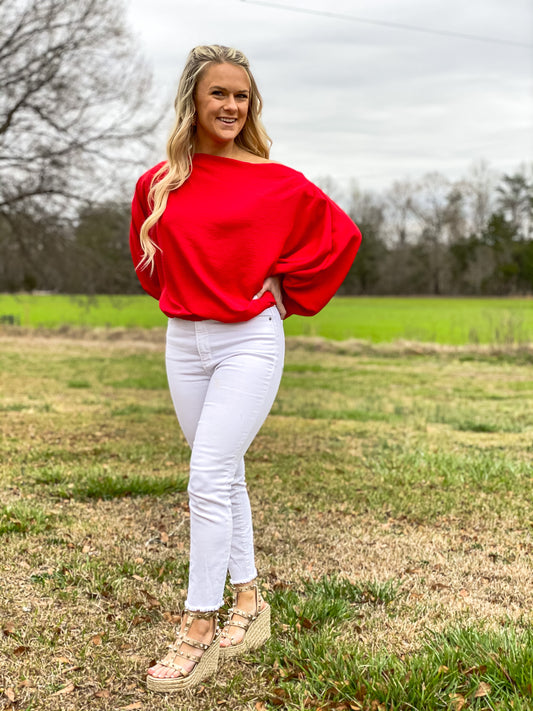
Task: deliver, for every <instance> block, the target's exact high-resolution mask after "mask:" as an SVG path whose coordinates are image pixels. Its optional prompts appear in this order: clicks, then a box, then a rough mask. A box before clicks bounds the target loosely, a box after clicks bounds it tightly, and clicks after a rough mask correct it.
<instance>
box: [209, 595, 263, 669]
mask: <svg viewBox="0 0 533 711" xmlns="http://www.w3.org/2000/svg"><path fill="white" fill-rule="evenodd" d="M269 637H270V606H269V605H268V603H266V602H265V601H264V600H263V598H262V597H261V593H260V592H259V589H258V586H257V582H256V581H252V582H251V583H245V584H243V585H234V586H233V607H232V608H231V609H230V610H229V617H228V620H227V622H226V623H225V625H224V629H223V630H222V635H221V639H220V654H221V656H222V657H225V658H229V657H235V656H239V655H241V654H245V653H246V652H248V651H251V650H253V649H257V648H258V647H260V646H261V645H262V644H264V643H265V642H266V640H267V639H268V638H269Z"/></svg>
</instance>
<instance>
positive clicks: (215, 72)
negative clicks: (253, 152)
mask: <svg viewBox="0 0 533 711" xmlns="http://www.w3.org/2000/svg"><path fill="white" fill-rule="evenodd" d="M249 102H250V80H249V78H248V74H247V73H246V71H245V70H244V69H243V68H242V67H238V66H236V65H235V64H211V65H210V66H209V67H208V68H207V69H206V71H205V72H204V74H203V76H202V77H201V79H200V80H199V81H198V84H197V85H196V92H195V104H196V113H197V119H196V143H197V145H196V150H197V151H198V152H203V153H208V152H210V151H211V150H215V151H216V150H217V149H219V148H220V147H221V146H222V145H224V144H226V145H227V144H232V143H233V141H234V140H235V138H236V137H237V136H238V135H239V133H240V132H241V130H242V128H243V126H244V124H245V122H246V116H247V115H248V105H249Z"/></svg>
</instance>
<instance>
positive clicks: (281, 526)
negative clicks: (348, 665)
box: [0, 332, 533, 711]
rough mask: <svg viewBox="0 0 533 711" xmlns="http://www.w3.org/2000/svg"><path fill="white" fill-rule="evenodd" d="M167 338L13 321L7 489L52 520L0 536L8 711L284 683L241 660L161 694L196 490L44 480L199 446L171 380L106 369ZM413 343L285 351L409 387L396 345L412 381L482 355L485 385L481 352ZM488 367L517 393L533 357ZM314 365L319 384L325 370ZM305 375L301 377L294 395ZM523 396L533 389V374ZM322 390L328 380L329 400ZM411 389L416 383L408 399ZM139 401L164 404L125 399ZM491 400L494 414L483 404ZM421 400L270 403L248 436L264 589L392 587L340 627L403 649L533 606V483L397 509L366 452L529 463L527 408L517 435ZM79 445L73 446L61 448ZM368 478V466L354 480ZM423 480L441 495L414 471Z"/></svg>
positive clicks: (251, 697)
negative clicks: (364, 417)
mask: <svg viewBox="0 0 533 711" xmlns="http://www.w3.org/2000/svg"><path fill="white" fill-rule="evenodd" d="M417 348H418V347H417ZM161 349H162V342H161V340H160V339H159V338H151V339H150V340H144V341H137V340H135V339H133V338H132V334H131V333H130V334H128V337H127V338H120V339H114V340H113V339H109V338H108V337H107V336H106V337H104V338H99V337H98V336H97V334H95V333H94V332H89V334H87V333H84V334H83V337H82V338H66V337H64V336H63V337H55V338H51V337H49V335H46V336H43V335H38V334H37V335H36V334H33V335H31V336H29V335H28V334H26V335H25V336H24V337H20V335H17V336H8V335H5V334H4V335H2V337H1V338H0V353H1V354H2V356H3V358H4V368H3V369H2V373H1V375H0V385H1V387H2V393H3V406H4V412H3V413H2V414H3V419H2V423H1V425H0V432H1V434H2V442H1V452H2V455H3V460H2V464H1V465H0V478H1V481H2V505H3V506H22V507H30V508H31V507H34V508H35V507H36V508H38V509H40V510H42V512H43V513H44V514H46V515H48V516H49V517H50V518H49V519H48V522H47V523H46V522H45V524H43V526H44V527H43V528H42V529H40V530H39V529H37V528H35V527H33V528H32V521H31V516H30V522H29V531H28V533H26V534H20V533H6V534H5V535H3V536H1V537H0V543H1V545H2V562H1V575H2V577H1V581H2V583H1V584H2V593H1V597H0V622H1V629H2V633H1V638H0V658H1V670H0V689H1V692H0V694H1V695H0V708H6V709H7V708H12V709H17V710H19V709H27V710H29V709H32V710H33V709H39V711H60V710H63V709H64V710H65V711H71V710H76V711H80V710H83V709H106V710H107V709H132V710H133V709H137V708H138V709H145V710H146V711H155V710H156V709H157V710H158V711H161V710H166V709H169V710H170V709H193V710H196V709H214V708H230V709H260V708H262V706H261V704H263V703H265V702H266V701H267V699H268V696H269V692H270V690H271V682H270V681H269V678H270V677H269V674H268V670H266V669H264V668H263V667H262V665H261V661H260V658H259V661H257V663H251V662H250V661H248V662H233V663H231V664H228V665H227V666H226V667H224V668H223V669H222V670H221V672H220V674H219V676H218V678H217V679H216V681H213V682H210V683H208V684H205V685H204V686H203V687H202V688H201V689H200V690H197V691H196V692H190V693H188V694H185V695H184V696H183V697H179V698H176V697H169V698H166V697H161V696H156V695H153V694H150V693H148V692H147V691H146V689H145V685H144V672H145V670H146V668H147V666H148V665H149V664H150V662H151V660H153V659H154V657H155V656H156V655H157V654H160V653H161V652H162V649H163V647H164V645H165V643H166V642H169V641H171V639H172V636H173V628H174V627H175V625H176V624H177V621H178V619H179V613H180V606H181V603H182V600H183V595H184V588H185V585H186V580H185V569H184V564H185V561H186V557H187V541H188V511H187V505H186V494H185V493H183V492H177V493H173V494H167V495H164V496H160V497H157V496H150V495H145V496H139V497H136V498H128V497H126V498H113V499H112V500H102V499H98V498H97V499H94V500H92V499H89V500H84V499H83V498H80V497H78V498H76V497H74V498H71V499H68V498H63V496H64V494H60V492H59V490H58V489H55V488H54V486H55V484H54V483H53V482H51V480H50V481H49V480H47V481H44V482H43V483H41V484H38V483H36V479H35V477H36V476H38V475H39V473H41V474H42V472H43V471H50V468H52V469H53V468H54V467H55V468H56V470H57V472H58V476H59V477H63V478H64V482H66V483H65V487H66V489H67V491H68V486H69V484H68V482H73V481H74V480H75V478H76V477H82V476H83V475H84V474H83V473H84V471H85V469H86V468H87V467H89V466H95V462H96V463H98V466H101V467H102V470H103V471H110V472H113V473H115V474H116V475H117V476H126V475H130V474H131V473H132V472H133V473H134V472H138V473H144V474H145V475H146V476H149V477H153V478H157V477H161V476H162V475H163V474H166V473H167V472H168V471H173V472H177V473H184V472H185V471H186V457H185V455H186V449H185V445H184V442H183V439H182V438H181V437H180V435H179V434H178V431H177V425H176V423H175V421H174V416H173V414H172V412H171V410H170V408H169V403H168V395H167V393H166V390H164V389H162V388H157V387H154V388H153V389H144V390H142V393H141V391H139V390H135V388H127V387H117V386H116V385H113V384H112V383H111V381H113V378H115V381H116V378H118V377H119V376H118V374H119V373H120V371H121V368H120V363H121V362H122V361H123V360H124V359H125V358H128V357H130V356H132V355H133V356H136V357H137V358H138V359H139V361H142V359H143V358H144V357H152V356H154V357H156V358H158V357H159V355H160V353H161ZM412 352H413V346H411V345H410V346H408V347H407V346H405V347H403V346H402V347H401V348H399V350H398V352H397V354H396V356H395V355H394V353H393V352H392V350H391V349H390V348H387V349H386V352H384V351H383V349H381V350H380V349H379V348H370V347H368V348H367V350H364V349H363V348H362V347H361V350H357V349H356V348H355V349H354V348H352V346H350V347H349V348H347V346H346V344H345V345H344V346H339V347H337V346H335V348H333V347H330V346H329V344H328V345H325V344H323V343H320V344H318V343H310V342H306V343H305V344H303V346H302V344H301V343H299V342H296V341H291V343H290V347H289V351H288V357H287V362H288V364H289V365H291V364H292V365H298V364H299V365H304V366H305V365H306V364H312V363H315V364H316V363H319V364H321V365H322V366H324V367H326V366H328V367H330V366H331V367H333V368H337V371H336V372H338V373H341V371H342V372H343V373H344V374H346V373H345V371H346V372H348V373H349V371H350V368H351V367H352V366H351V364H354V365H357V368H358V369H360V370H361V371H362V372H363V371H364V369H365V367H366V368H367V378H369V379H372V378H375V381H372V382H375V387H376V392H377V391H378V389H379V387H381V388H383V389H384V390H385V391H389V390H391V389H392V390H393V389H394V388H395V387H398V388H399V389H400V390H401V389H402V388H406V386H405V383H404V384H403V385H401V386H397V385H395V381H394V374H391V370H390V368H391V363H392V364H393V363H394V362H395V359H396V360H398V359H399V360H400V361H401V362H398V373H401V376H402V378H407V380H408V379H409V378H410V377H412V379H413V383H415V382H417V378H419V377H420V375H423V374H424V372H428V373H430V380H431V379H432V378H433V374H434V373H435V372H437V371H439V372H440V373H441V375H440V377H442V378H448V381H447V382H448V384H449V388H450V390H449V393H450V394H449V397H450V401H452V399H453V398H454V397H458V395H457V394H455V395H452V388H459V389H460V383H458V377H459V378H460V373H461V372H462V369H463V368H466V369H470V370H469V371H468V378H469V380H468V382H469V383H470V386H473V385H474V384H475V386H476V387H478V386H479V387H483V372H482V371H483V369H482V368H481V372H480V376H479V382H477V383H473V381H472V378H475V377H476V376H475V373H476V363H475V362H474V363H473V364H472V362H471V361H469V362H468V363H461V361H460V360H458V359H457V357H458V352H457V351H456V350H454V351H451V350H450V351H446V352H444V351H443V350H442V349H441V348H439V349H438V352H437V351H433V352H430V351H424V356H423V357H421V358H419V359H418V360H417V358H416V357H415V356H413V357H412V358H413V359H412V360H409V357H410V356H409V354H410V353H411V354H412ZM469 353H470V355H472V349H470V351H469ZM354 354H356V355H357V360H354ZM484 355H485V354H484ZM515 355H516V354H515ZM94 358H98V359H105V360H106V363H107V365H106V368H109V369H115V370H116V373H117V374H116V376H115V375H113V376H109V378H110V379H109V381H105V380H104V381H98V382H97V381H95V380H94V379H92V375H91V372H92V371H91V368H92V367H93V361H92V359H94ZM365 358H366V359H367V360H365ZM376 359H377V368H378V370H379V368H380V359H382V361H381V364H382V365H383V372H385V371H386V372H387V373H388V375H387V378H388V380H389V386H388V385H387V383H386V382H385V383H383V382H382V383H381V385H380V384H379V382H380V380H379V373H378V375H372V372H373V370H375V368H376ZM435 359H437V360H435ZM439 359H444V360H439ZM128 363H129V361H128ZM443 365H446V368H444V370H443V367H442V366H443ZM124 367H125V368H126V367H131V366H130V365H128V366H124ZM140 367H142V363H141V366H140ZM490 368H491V373H493V374H494V375H496V376H497V377H498V378H499V382H500V386H499V392H501V393H502V395H503V394H505V393H510V394H509V397H511V396H512V393H513V392H514V391H512V387H511V386H512V384H513V383H527V382H528V379H529V380H532V378H531V375H530V374H529V375H528V366H527V365H523V364H522V363H521V362H518V363H516V362H515V363H511V365H509V361H506V360H503V361H501V362H500V361H498V360H494V361H492V362H491V363H490ZM444 371H446V372H445V373H444ZM443 373H444V374H443ZM123 374H125V375H127V372H126V373H123ZM75 377H78V378H82V379H83V378H87V379H88V380H89V381H90V386H89V387H82V388H78V387H72V386H69V385H68V383H69V382H72V379H73V378H75ZM306 377H308V378H309V382H311V383H312V382H313V377H314V376H313V373H310V374H308V375H307V376H306ZM339 377H340V376H339ZM362 377H364V376H362ZM115 381H113V382H115ZM364 382H365V381H364V380H361V383H364ZM441 385H442V383H441V384H439V388H440V387H441ZM489 385H490V384H488V386H489ZM430 386H431V383H430V384H429V385H427V387H428V388H430ZM513 387H514V385H513ZM489 390H490V387H489ZM407 391H408V386H407V389H406V392H407ZM298 392H299V391H298V390H297V389H295V388H294V387H293V386H292V385H291V382H290V380H289V379H287V381H286V384H285V385H284V386H282V392H281V393H280V400H281V402H282V404H283V402H284V401H288V400H291V401H293V400H294V398H296V397H298ZM520 393H522V396H523V397H524V398H526V399H528V398H529V401H531V398H532V397H533V388H531V389H527V388H526V389H525V390H520ZM327 395H328V393H327V391H323V392H322V394H321V397H322V398H327ZM424 397H428V398H430V399H431V397H432V395H431V393H428V394H426V395H425V396H424ZM414 399H416V396H414V395H412V393H411V394H410V395H409V398H408V400H409V403H410V404H409V407H411V405H412V402H413V400H414ZM136 402H137V403H142V405H143V407H146V408H153V412H152V413H151V412H150V411H149V410H146V411H142V412H140V414H139V413H138V412H135V411H133V415H131V416H127V415H124V416H118V415H114V414H113V412H115V411H117V408H118V409H120V407H124V406H129V405H131V404H135V403H136ZM495 403H496V405H495V406H496V407H497V406H498V404H499V401H498V402H496V401H495ZM500 404H501V403H500ZM451 405H452V407H453V406H454V405H453V403H452V402H451ZM17 407H18V408H19V409H17ZM404 407H407V405H405V404H404ZM424 407H425V406H424ZM479 407H480V415H481V414H482V412H485V409H486V407H487V402H485V401H483V402H480V405H479ZM157 408H159V410H157ZM165 408H166V409H165ZM423 411H424V408H423V407H422V410H421V411H419V410H416V411H413V412H414V414H412V415H410V414H409V412H407V411H406V412H404V413H403V414H402V416H401V417H400V418H399V419H389V420H387V417H389V416H390V417H392V414H391V412H389V411H388V410H387V408H386V407H384V410H383V417H384V419H383V420H381V421H374V420H372V417H371V416H370V417H369V420H368V421H351V420H349V419H343V418H341V417H337V418H336V419H335V420H333V421H328V420H327V419H323V420H314V419H304V418H297V417H294V416H291V417H288V416H285V415H284V414H283V410H281V412H277V413H276V411H274V414H273V415H272V416H271V418H270V419H269V421H268V422H267V424H266V425H265V428H264V430H263V431H262V433H261V434H260V435H259V437H258V439H257V441H256V443H254V445H253V448H252V450H251V452H250V457H249V466H248V479H249V486H250V490H251V500H252V506H253V508H254V512H255V513H254V516H255V519H254V520H255V530H256V545H257V557H258V565H259V568H260V570H261V572H262V576H263V579H264V581H265V588H266V591H267V593H268V591H269V590H270V591H272V592H273V591H275V590H283V589H294V590H299V589H300V586H301V584H302V581H305V580H318V579H320V578H321V577H322V576H324V575H330V576H337V575H340V576H342V577H344V578H346V579H348V580H351V581H372V582H377V583H386V582H387V581H394V582H395V584H396V585H397V594H396V595H395V597H394V599H393V600H392V602H391V603H390V604H389V605H372V604H368V605H364V604H363V605H361V609H360V614H359V616H358V617H357V618H356V619H355V620H352V621H349V622H347V623H346V624H345V625H344V626H343V627H341V629H340V630H339V634H340V636H341V638H345V639H346V640H348V641H352V642H353V644H354V645H358V646H364V647H365V648H366V649H367V650H368V651H369V653H370V654H372V653H373V652H376V653H379V652H380V651H382V650H386V651H388V652H389V653H392V654H397V655H405V654H409V653H411V652H413V651H416V649H417V648H418V647H419V645H420V641H421V638H422V636H423V635H424V633H425V632H427V631H428V630H433V631H439V630H446V629H447V628H449V627H450V625H452V624H455V623H456V624H459V625H461V624H469V625H471V624H479V626H480V628H483V629H499V628H501V627H502V626H503V625H509V624H511V625H514V626H515V627H516V629H521V628H524V627H525V626H526V625H527V624H530V623H531V621H532V620H531V602H532V600H533V575H532V570H531V553H532V551H533V544H532V539H531V523H532V519H531V508H529V516H526V517H525V518H524V517H523V512H524V510H526V509H527V506H528V505H529V506H530V504H531V502H525V501H524V500H523V491H524V489H523V487H522V488H521V489H513V486H512V485H511V484H509V486H508V493H501V491H496V492H495V493H493V494H491V493H490V492H489V493H486V492H483V496H484V497H485V498H486V499H487V501H488V502H489V505H483V506H482V507H481V508H478V507H477V506H476V500H475V496H476V490H475V489H472V488H470V486H469V484H468V483H466V484H465V489H464V497H461V496H460V495H459V494H458V495H457V499H453V500H452V501H451V503H448V504H447V509H446V511H443V512H441V513H439V511H438V510H437V509H436V510H435V514H434V516H431V515H427V513H426V514H424V513H423V512H424V511H426V512H427V511H428V508H427V505H426V507H425V508H423V509H420V510H418V509H416V508H415V510H412V509H409V510H406V511H405V512H404V513H402V508H401V504H399V505H398V506H399V508H398V506H397V507H396V508H394V506H393V505H392V503H391V505H388V504H387V502H385V503H383V502H381V503H379V505H378V504H373V503H372V501H373V499H371V498H369V496H370V494H369V492H371V489H373V488H376V487H377V488H379V486H380V481H381V482H385V481H386V480H383V478H382V476H381V475H380V476H379V477H377V478H376V480H375V481H374V480H372V481H371V469H369V468H368V462H369V461H370V462H372V456H373V453H374V454H375V453H376V452H377V454H378V455H379V453H380V452H381V455H380V456H382V457H384V458H386V456H387V449H386V446H385V445H387V446H392V447H400V446H401V447H403V448H404V450H405V449H407V450H408V449H409V448H410V447H411V446H412V447H413V448H420V447H425V448H426V449H427V451H428V452H431V451H432V452H438V451H441V450H442V451H446V452H450V453H452V454H457V453H461V454H464V453H471V452H474V454H476V453H477V454H479V453H482V452H487V451H488V452H494V454H495V456H496V455H500V454H502V453H506V452H510V453H512V456H513V458H514V461H516V462H518V464H523V463H526V464H527V463H531V459H532V449H531V444H530V442H531V431H532V426H531V422H530V421H527V420H526V419H523V420H521V421H520V423H519V426H517V428H516V431H512V432H507V431H504V430H502V431H493V432H486V433H482V434H479V433H477V432H472V431H461V430H457V429H454V428H453V426H451V425H448V424H446V423H436V424H435V423H424V424H423V425H422V426H421V424H420V423H421V417H422V416H421V414H420V412H423ZM485 414H486V412H485ZM493 414H494V413H493ZM494 417H496V415H495V414H494ZM525 417H526V416H524V418H525ZM134 445H135V446H138V447H139V449H135V448H133V449H132V447H134ZM380 447H381V448H382V449H380ZM383 447H385V449H383ZM66 452H68V453H69V454H70V456H71V457H72V458H71V459H70V460H69V461H66V462H65V461H64V459H65V456H66V455H65V453H66ZM317 462H318V465H319V466H318V465H317ZM365 462H366V464H365ZM315 465H316V466H315ZM521 471H522V470H521ZM441 475H442V472H441V473H439V476H441ZM424 476H427V475H424ZM322 477H323V478H322ZM354 477H355V478H357V479H358V481H357V482H356V486H355V488H351V484H350V482H351V480H352V479H353V478H354ZM530 481H531V477H530ZM343 482H344V483H343ZM398 486H399V485H398ZM332 487H333V488H332ZM398 493H401V492H400V489H398ZM413 496H414V497H417V496H420V497H421V498H423V497H427V496H428V494H427V493H426V492H425V489H423V488H417V489H415V490H413ZM429 496H431V494H429ZM435 496H438V494H435ZM480 496H481V494H480ZM490 496H493V497H497V499H498V506H497V507H494V513H493V514H492V515H491V513H490V511H491V506H490V501H491V500H492V501H494V502H495V501H496V498H494V499H490ZM365 497H366V498H365ZM391 497H394V492H392V493H391ZM506 497H507V498H506ZM469 498H470V500H468V499H469ZM399 500H401V499H399ZM480 500H481V499H480ZM391 501H392V499H391ZM515 504H516V505H515ZM496 509H497V510H496ZM21 510H22V511H23V510H24V508H22V509H21ZM169 566H170V567H169ZM172 566H174V568H172ZM278 624H280V625H282V624H283V621H282V620H278ZM339 708H340V707H339Z"/></svg>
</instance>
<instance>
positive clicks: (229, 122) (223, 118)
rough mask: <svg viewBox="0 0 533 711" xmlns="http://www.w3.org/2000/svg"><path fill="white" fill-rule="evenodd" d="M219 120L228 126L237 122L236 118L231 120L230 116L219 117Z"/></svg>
mask: <svg viewBox="0 0 533 711" xmlns="http://www.w3.org/2000/svg"><path fill="white" fill-rule="evenodd" d="M218 120H219V121H222V123H226V124H228V125H231V124H232V123H235V122H236V121H237V119H236V118H229V117H228V116H218Z"/></svg>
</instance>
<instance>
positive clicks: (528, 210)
mask: <svg viewBox="0 0 533 711" xmlns="http://www.w3.org/2000/svg"><path fill="white" fill-rule="evenodd" d="M497 193H498V205H499V207H500V209H501V211H502V213H503V214H504V215H505V217H506V218H507V219H508V220H509V222H511V224H512V225H513V226H514V227H515V229H516V231H517V233H518V236H519V237H521V238H522V239H528V238H529V237H531V233H532V231H533V183H530V182H529V181H528V179H527V177H526V175H525V171H524V172H522V173H515V174H514V175H504V176H503V178H502V181H501V183H500V185H499V186H498V188H497Z"/></svg>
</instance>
